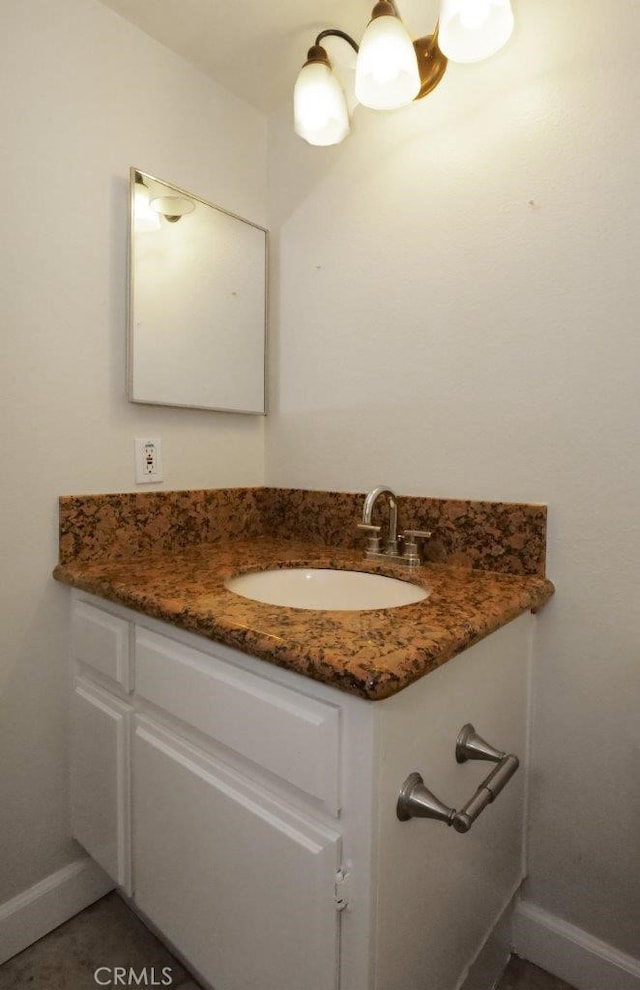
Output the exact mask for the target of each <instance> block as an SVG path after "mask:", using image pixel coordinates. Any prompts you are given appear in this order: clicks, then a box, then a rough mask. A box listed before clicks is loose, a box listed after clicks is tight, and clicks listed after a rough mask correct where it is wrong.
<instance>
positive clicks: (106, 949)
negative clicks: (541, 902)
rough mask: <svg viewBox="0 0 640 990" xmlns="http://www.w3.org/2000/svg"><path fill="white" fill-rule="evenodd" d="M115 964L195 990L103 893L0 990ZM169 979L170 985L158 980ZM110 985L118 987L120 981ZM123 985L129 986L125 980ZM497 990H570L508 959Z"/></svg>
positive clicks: (59, 982)
mask: <svg viewBox="0 0 640 990" xmlns="http://www.w3.org/2000/svg"><path fill="white" fill-rule="evenodd" d="M116 966H119V967H124V969H125V970H126V971H127V973H128V971H129V970H130V969H131V970H134V971H135V973H136V975H137V978H138V979H140V978H141V973H142V970H144V969H146V978H145V979H144V983H143V984H141V985H143V986H144V985H146V986H151V985H152V980H154V979H155V984H153V985H156V986H159V985H163V986H165V987H168V988H169V990H170V988H175V990H177V988H178V987H179V988H180V990H198V987H197V985H196V983H194V982H193V980H192V979H191V977H190V976H189V974H188V973H187V972H186V970H185V969H184V967H183V966H181V964H180V963H179V962H178V960H177V959H175V958H174V957H173V956H172V955H171V953H170V952H169V951H168V950H167V949H166V948H165V947H164V946H163V945H162V943H161V942H159V941H158V939H157V938H156V937H155V936H154V935H152V934H151V932H150V931H149V930H148V929H147V928H146V927H145V926H144V925H143V924H142V922H141V921H140V920H139V919H138V918H137V917H136V916H135V914H133V912H132V911H130V910H129V908H128V907H127V906H126V904H125V903H124V901H122V900H121V899H120V898H119V897H118V895H117V894H115V893H113V894H107V896H106V897H103V898H102V900H100V901H97V902H96V903H95V904H92V905H91V907H89V908H87V909H86V911H82V912H81V913H80V914H78V915H76V917H75V918H72V919H71V920H70V921H68V922H67V923H66V924H65V925H61V926H60V928H56V930H55V931H53V932H51V933H50V934H49V935H46V936H45V937H44V938H42V939H40V941H39V942H36V943H35V944H34V945H31V946H30V947H29V948H28V949H25V950H24V952H20V953H19V954H18V955H17V956H14V957H13V959H9V961H8V962H6V963H4V965H3V966H0V990H25V988H31V990H97V988H98V987H99V986H100V985H101V984H102V985H103V986H112V985H114V984H113V983H111V982H108V981H109V980H110V979H111V978H112V977H113V971H114V969H115V967H116ZM99 967H107V968H104V969H99ZM152 969H153V973H152V972H151V970H152ZM96 970H99V972H98V974H97V976H98V978H97V979H96V978H95V974H96ZM167 970H169V971H170V973H169V972H167ZM169 977H170V978H171V982H170V983H169V982H164V981H168V980H169ZM115 985H121V986H122V985H123V983H122V978H119V979H118V982H117V984H115ZM128 985H134V986H135V983H133V984H132V983H131V981H128ZM256 990H260V988H259V987H256ZM497 990H572V988H571V987H569V986H568V985H567V984H566V983H563V982H562V981H561V980H558V979H556V978H555V977H554V976H549V974H548V973H545V972H544V970H542V969H538V967H537V966H532V965H531V963H527V962H524V960H522V959H518V958H517V956H512V958H511V961H510V962H509V965H508V966H507V968H506V970H505V972H504V975H503V977H502V979H501V981H500V985H499V987H498V988H497Z"/></svg>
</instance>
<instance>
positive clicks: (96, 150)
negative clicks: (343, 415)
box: [0, 0, 266, 904]
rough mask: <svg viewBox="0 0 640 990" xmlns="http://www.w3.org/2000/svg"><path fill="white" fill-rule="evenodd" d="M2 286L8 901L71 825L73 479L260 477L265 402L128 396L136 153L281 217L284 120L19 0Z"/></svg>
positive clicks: (84, 488) (217, 193)
mask: <svg viewBox="0 0 640 990" xmlns="http://www.w3.org/2000/svg"><path fill="white" fill-rule="evenodd" d="M0 29H1V30H0V36H1V37H2V52H1V53H0V66H1V69H0V72H1V73H2V78H1V80H0V119H1V120H2V121H3V127H2V131H3V135H2V137H3V139H4V141H5V148H4V149H3V156H2V160H1V162H2V163H1V174H2V190H3V193H2V209H1V216H2V235H1V237H0V243H1V244H2V249H1V250H2V256H1V258H0V272H1V277H2V280H3V287H2V291H1V292H0V306H1V307H2V317H1V325H2V334H1V342H0V348H1V353H0V453H1V457H2V462H1V471H0V506H1V513H0V547H1V554H2V563H1V566H2V594H1V596H0V610H1V619H0V641H1V642H0V764H1V766H0V780H1V785H0V792H1V793H0V850H1V854H0V904H1V903H2V902H4V901H5V900H7V899H8V898H10V897H12V896H13V895H15V894H17V893H19V892H20V891H22V890H24V889H26V888H27V887H29V886H30V885H31V884H33V883H35V882H37V881H39V880H40V879H42V878H43V877H44V876H46V875H48V874H49V873H51V872H53V871H54V870H56V869H58V868H59V867H61V866H63V865H64V864H65V863H67V862H69V861H70V860H71V859H73V858H74V857H75V856H76V855H77V849H76V848H75V847H74V846H73V844H72V843H71V842H70V841H69V840H68V839H67V832H68V825H67V807H66V802H67V793H66V776H65V770H64V766H65V688H66V684H65V670H66V660H65V656H66V609H67V600H68V593H67V591H66V589H63V588H62V587H60V586H58V585H55V583H54V582H53V580H52V579H51V576H50V575H51V569H52V568H53V566H54V564H55V562H56V559H57V497H58V495H60V494H65V493H80V492H100V491H118V490H131V489H133V488H135V485H134V483H133V481H134V476H133V441H134V437H135V436H137V435H144V434H145V433H151V434H152V435H155V436H159V437H161V438H162V441H163V453H164V460H165V483H164V485H163V486H161V487H164V488H191V487H215V486H220V485H244V484H260V483H262V481H263V471H264V420H263V418H261V417H240V416H233V415H224V414H217V413H205V412H196V411H189V410H171V409H157V408H153V407H151V406H133V405H131V404H129V403H128V402H127V400H126V395H125V327H126V303H125V300H126V290H125V287H126V245H127V223H126V217H127V210H128V170H129V166H130V165H132V164H133V165H137V166H138V167H140V168H142V169H144V170H146V171H148V172H150V173H152V174H154V175H160V176H162V177H163V178H166V179H167V180H168V181H173V182H175V183H177V184H179V185H181V186H183V187H186V188H187V189H192V190H193V191H194V192H195V193H197V194H198V195H200V196H203V197H204V198H207V199H210V200H213V201H214V202H216V203H220V204H223V205H224V206H226V207H227V208H228V209H229V210H232V211H234V212H237V213H239V214H241V215H242V216H246V217H249V218H251V219H252V220H254V221H256V222H257V223H262V224H264V222H265V219H266V216H265V213H266V210H265V204H266V179H265V171H266V170H265V155H266V121H265V119H264V118H263V117H262V115H260V114H258V113H257V112H256V111H254V110H253V109H251V108H249V107H248V106H247V105H246V104H244V103H243V102H242V101H240V100H238V99H236V98H235V97H233V96H231V95H230V94H228V93H227V92H226V91H224V90H223V89H221V88H220V87H219V86H217V85H215V84H214V83H212V82H211V81H210V80H207V79H206V78H205V77H204V76H202V75H200V74H199V73H197V72H196V71H194V70H192V69H191V68H189V67H188V66H187V65H186V63H184V62H183V61H182V60H181V59H180V58H178V57H177V56H175V55H173V54H171V53H170V52H168V51H167V50H166V49H164V48H163V47H162V46H160V45H159V44H157V43H156V42H153V41H152V40H151V39H150V38H148V37H147V36H146V35H144V34H142V33H141V32H140V31H138V30H137V29H135V28H133V27H131V26H130V25H128V24H127V23H126V22H124V21H123V20H121V19H120V18H119V17H117V16H116V15H115V14H113V13H112V12H111V11H109V10H107V9H106V8H104V7H102V6H101V5H100V4H98V3H95V2H93V0H28V2H27V3H25V2H24V0H3V3H2V14H1V23H0Z"/></svg>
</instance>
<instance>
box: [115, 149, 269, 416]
mask: <svg viewBox="0 0 640 990" xmlns="http://www.w3.org/2000/svg"><path fill="white" fill-rule="evenodd" d="M129 184H130V194H131V198H130V250H129V361H128V372H127V377H128V392H129V399H130V400H131V401H132V402H145V403H151V404H154V405H164V406H190V407H194V408H198V409H215V410H220V411H225V412H238V413H264V412H265V411H266V402H265V366H266V353H265V351H266V289H267V232H266V230H264V228H262V227H259V226H258V225H257V224H254V223H251V222H250V221H248V220H244V219H242V218H241V217H238V216H236V215H235V214H233V213H229V212H228V211H226V210H223V209H221V208H220V207H218V206H214V205H212V204H211V203H208V202H206V201H205V200H203V199H200V197H199V196H194V195H193V194H192V193H190V192H187V191H186V190H184V189H179V188H178V187H177V186H174V185H171V184H170V183H168V182H163V181H162V180H160V179H156V178H154V177H153V176H151V175H147V174H146V173H145V172H141V171H140V169H136V168H131V170H130V180H129Z"/></svg>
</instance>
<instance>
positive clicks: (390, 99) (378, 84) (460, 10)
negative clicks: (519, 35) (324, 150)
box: [293, 0, 513, 145]
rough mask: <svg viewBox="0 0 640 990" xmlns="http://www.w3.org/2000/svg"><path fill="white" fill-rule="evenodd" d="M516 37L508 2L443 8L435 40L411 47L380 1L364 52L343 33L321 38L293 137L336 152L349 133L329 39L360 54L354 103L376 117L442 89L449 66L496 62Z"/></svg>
mask: <svg viewBox="0 0 640 990" xmlns="http://www.w3.org/2000/svg"><path fill="white" fill-rule="evenodd" d="M512 30H513V13H512V10H511V2H510V0H440V19H439V22H438V24H436V27H435V30H434V32H433V34H430V35H425V36H424V37H422V38H418V39H417V40H416V41H411V38H410V37H409V34H408V32H407V30H406V28H405V27H404V25H403V23H402V21H401V19H400V14H399V13H398V8H397V6H396V3H395V0H379V2H378V3H376V5H375V7H374V8H373V11H372V13H371V20H370V21H369V24H368V26H367V28H366V30H365V33H364V35H363V37H362V42H361V43H360V46H358V45H357V43H356V42H355V41H354V39H353V38H352V37H351V36H350V35H348V34H346V33H345V32H344V31H339V30H337V29H336V28H327V29H326V30H324V31H321V32H320V34H319V35H318V36H317V38H316V40H315V44H314V45H313V46H312V47H311V48H310V49H309V52H308V55H307V61H306V62H305V64H304V65H303V67H302V69H301V70H300V72H299V74H298V78H297V80H296V84H295V88H294V93H293V105H294V127H295V131H296V134H298V135H299V136H300V137H302V138H304V140H305V141H308V143H309V144H313V145H329V144H339V142H340V141H342V140H344V138H345V137H346V136H347V135H348V134H349V132H350V129H351V128H350V123H349V112H348V107H347V99H346V95H345V92H344V90H343V89H342V87H341V86H340V83H339V82H338V80H337V79H336V77H335V75H334V73H333V69H332V66H331V62H330V60H329V56H328V54H327V51H326V49H325V48H324V47H323V46H322V45H321V44H320V42H321V41H322V40H323V39H324V38H327V37H336V38H342V39H343V40H344V41H346V42H347V43H348V44H349V45H351V47H352V48H353V50H354V51H355V52H356V53H357V61H356V78H355V96H356V99H357V101H358V102H359V103H362V105H363V106H365V107H370V108H371V109H374V110H396V109H398V108H399V107H403V106H406V105H407V104H408V103H411V102H412V100H420V99H422V97H423V96H426V95H427V93H430V92H431V90H432V89H435V87H436V86H437V85H438V83H439V82H440V80H441V79H442V77H443V75H444V73H445V70H446V68H447V62H448V61H449V60H450V61H452V62H479V61H481V60H482V59H484V58H489V56H491V55H494V54H495V53H496V52H497V51H499V50H500V48H502V47H503V45H505V44H506V43H507V41H508V40H509V38H510V36H511V32H512Z"/></svg>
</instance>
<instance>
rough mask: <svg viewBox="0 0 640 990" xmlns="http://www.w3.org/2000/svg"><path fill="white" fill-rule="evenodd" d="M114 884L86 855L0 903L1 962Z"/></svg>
mask: <svg viewBox="0 0 640 990" xmlns="http://www.w3.org/2000/svg"><path fill="white" fill-rule="evenodd" d="M113 888H114V883H113V881H112V880H111V879H110V878H109V877H108V876H107V874H106V873H104V872H103V871H102V870H101V869H100V867H99V866H98V865H97V864H96V863H94V862H93V860H92V859H89V857H88V856H85V857H83V858H82V859H78V860H76V861H75V862H73V863H69V865H68V866H63V867H62V869H61V870H57V871H56V872H55V873H52V874H50V876H48V877H45V878H44V880H41V881H40V882H39V883H36V884H34V886H33V887H29V889H28V890H25V891H24V892H23V893H22V894H18V896H17V897H13V898H12V899H11V900H10V901H5V903H4V904H0V964H1V963H3V962H6V960H7V959H10V958H11V956H15V954H16V953H17V952H22V950H23V949H26V948H27V946H29V945H32V944H33V942H37V940H38V939H39V938H42V936H43V935H46V934H48V932H50V931H53V929H54V928H57V927H58V925H61V924H63V922H65V921H68V919H69V918H72V917H73V915H74V914H77V913H78V911H82V910H83V909H84V908H86V907H88V906H89V904H93V902H94V901H97V900H98V898H100V897H103V896H104V894H107V893H108V892H109V891H110V890H113Z"/></svg>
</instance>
